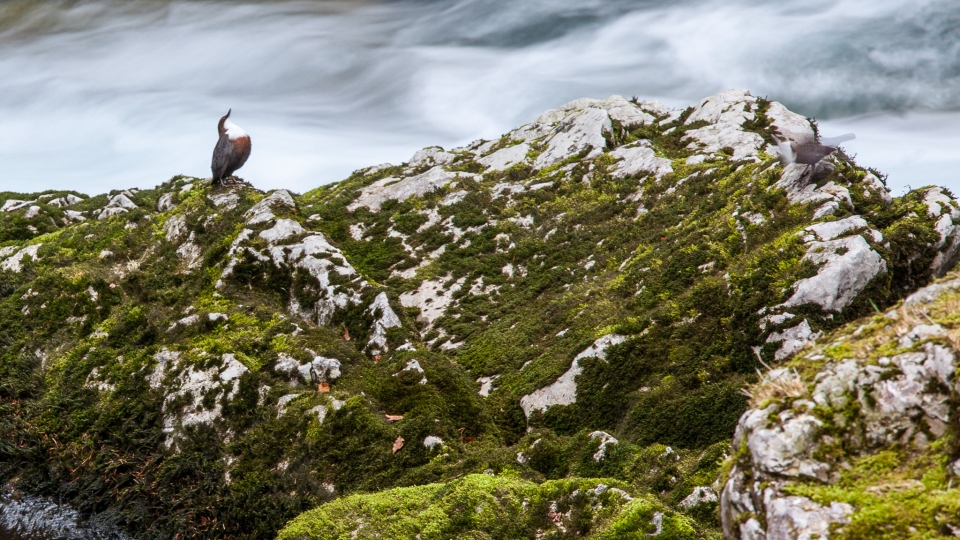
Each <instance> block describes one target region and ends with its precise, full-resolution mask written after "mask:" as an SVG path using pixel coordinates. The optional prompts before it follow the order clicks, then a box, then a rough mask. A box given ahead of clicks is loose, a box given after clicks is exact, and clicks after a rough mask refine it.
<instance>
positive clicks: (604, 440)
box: [589, 431, 620, 463]
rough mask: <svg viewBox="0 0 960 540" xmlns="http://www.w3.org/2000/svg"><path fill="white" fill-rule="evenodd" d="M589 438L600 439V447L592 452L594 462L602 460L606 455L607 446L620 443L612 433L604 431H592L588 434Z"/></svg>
mask: <svg viewBox="0 0 960 540" xmlns="http://www.w3.org/2000/svg"><path fill="white" fill-rule="evenodd" d="M589 437H590V440H597V439H599V440H600V448H598V449H597V451H596V452H594V454H593V460H594V461H596V462H598V463H599V462H600V461H603V459H604V458H605V457H607V447H608V446H613V445H617V444H620V441H618V440H617V439H616V438H614V436H613V435H611V434H609V433H607V432H606V431H594V432H593V433H591V434H590V435H589Z"/></svg>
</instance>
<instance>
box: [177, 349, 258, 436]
mask: <svg viewBox="0 0 960 540" xmlns="http://www.w3.org/2000/svg"><path fill="white" fill-rule="evenodd" d="M221 360H222V366H221V367H219V368H217V367H211V368H209V369H206V370H199V369H195V368H194V366H187V368H186V369H184V370H183V372H182V373H181V374H180V375H179V376H178V377H177V378H176V379H175V380H174V383H173V384H174V386H173V388H172V391H169V392H168V393H167V395H166V398H165V399H164V402H163V407H162V410H163V412H164V414H165V416H164V419H163V432H164V433H165V434H166V435H167V439H166V445H167V447H168V448H169V447H170V446H172V445H173V443H174V441H175V439H176V435H177V432H178V429H177V428H178V426H182V427H187V426H192V425H197V424H212V423H213V422H214V421H215V420H217V419H218V418H220V416H221V413H222V410H223V407H222V404H221V402H222V400H223V399H226V400H232V399H233V398H234V397H236V395H237V392H239V391H240V376H242V375H243V374H244V373H246V372H247V371H249V370H248V369H247V367H246V366H244V365H243V364H241V363H240V362H239V361H238V360H237V359H236V358H235V357H234V355H232V354H224V355H222V357H221ZM166 366H167V368H168V369H169V368H170V367H172V366H169V364H166ZM158 367H159V366H158ZM210 393H216V394H217V395H218V398H217V399H216V400H215V401H214V405H213V406H212V407H209V408H206V407H204V406H203V402H204V398H206V396H207V395H208V394H210ZM221 394H222V395H221ZM187 395H189V396H190V397H191V400H190V402H188V403H187V404H186V405H185V406H184V407H182V408H181V409H177V410H173V406H172V403H173V402H174V400H176V399H177V398H180V397H183V396H187Z"/></svg>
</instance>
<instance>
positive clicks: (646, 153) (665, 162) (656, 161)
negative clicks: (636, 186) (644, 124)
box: [610, 140, 673, 179]
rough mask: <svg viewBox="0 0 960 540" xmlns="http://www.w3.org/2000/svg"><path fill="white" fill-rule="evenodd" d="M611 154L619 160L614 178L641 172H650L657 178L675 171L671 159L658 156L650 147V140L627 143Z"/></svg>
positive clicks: (614, 169) (614, 171)
mask: <svg viewBox="0 0 960 540" xmlns="http://www.w3.org/2000/svg"><path fill="white" fill-rule="evenodd" d="M610 156H612V157H613V158H614V159H616V160H617V163H616V164H615V165H614V168H613V173H612V175H613V177H614V178H625V177H627V176H630V175H633V174H637V173H639V172H648V173H651V174H653V175H654V176H655V177H656V178H657V179H660V178H663V177H664V176H665V175H667V174H670V173H672V172H673V166H672V165H671V161H670V160H669V159H666V158H661V157H657V154H656V152H654V150H653V148H651V147H650V142H649V141H646V140H644V141H639V142H636V143H632V144H630V145H625V146H621V147H619V148H617V149H616V150H614V151H612V152H610Z"/></svg>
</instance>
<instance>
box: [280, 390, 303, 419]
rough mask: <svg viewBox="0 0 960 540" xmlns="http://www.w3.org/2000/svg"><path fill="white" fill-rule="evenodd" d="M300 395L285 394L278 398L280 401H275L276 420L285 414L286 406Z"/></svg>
mask: <svg viewBox="0 0 960 540" xmlns="http://www.w3.org/2000/svg"><path fill="white" fill-rule="evenodd" d="M301 395H302V394H287V395H285V396H280V399H278V400H277V418H280V417H281V416H283V415H284V414H286V413H287V405H289V404H290V402H291V401H293V400H295V399H297V398H298V397H300V396H301Z"/></svg>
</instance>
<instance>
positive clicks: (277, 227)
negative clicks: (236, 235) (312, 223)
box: [259, 219, 306, 244]
mask: <svg viewBox="0 0 960 540" xmlns="http://www.w3.org/2000/svg"><path fill="white" fill-rule="evenodd" d="M304 232H306V231H305V230H304V228H303V227H302V226H301V225H300V224H299V223H298V222H296V221H294V220H292V219H278V220H277V222H276V224H274V226H273V227H271V228H269V229H266V230H263V231H260V234H259V236H260V238H263V239H264V240H266V241H267V242H270V243H271V244H275V243H277V242H281V241H283V240H287V239H289V238H290V237H292V236H296V235H298V234H303V233H304Z"/></svg>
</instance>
